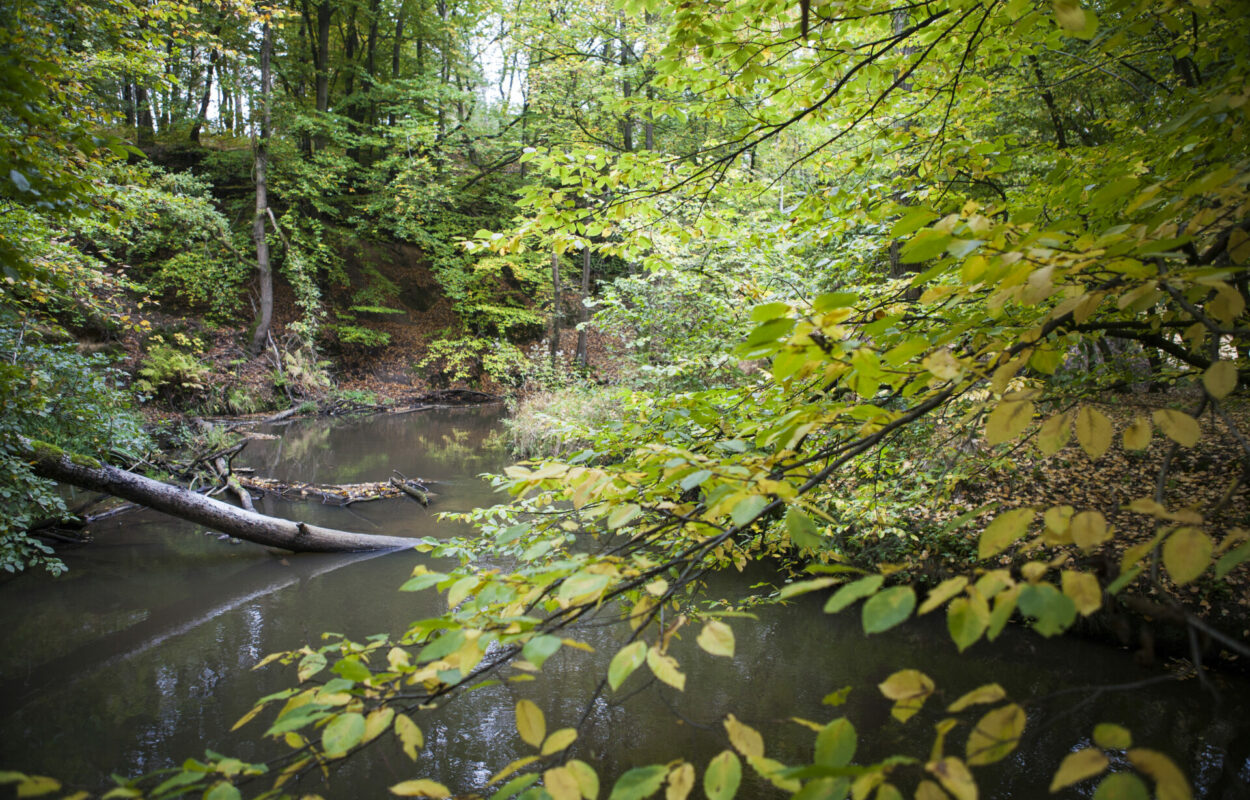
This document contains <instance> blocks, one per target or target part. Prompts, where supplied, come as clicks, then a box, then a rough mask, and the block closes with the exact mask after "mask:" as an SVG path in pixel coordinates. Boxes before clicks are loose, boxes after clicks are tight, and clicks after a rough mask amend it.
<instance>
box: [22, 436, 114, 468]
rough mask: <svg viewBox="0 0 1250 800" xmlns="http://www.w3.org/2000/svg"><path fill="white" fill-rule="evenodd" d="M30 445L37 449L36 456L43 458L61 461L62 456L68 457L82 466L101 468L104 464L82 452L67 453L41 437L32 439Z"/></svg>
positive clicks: (72, 462) (71, 461)
mask: <svg viewBox="0 0 1250 800" xmlns="http://www.w3.org/2000/svg"><path fill="white" fill-rule="evenodd" d="M30 446H31V449H33V450H34V451H35V457H36V458H38V459H41V460H51V461H59V460H60V459H62V458H65V457H68V458H69V461H70V463H71V464H76V465H77V466H80V467H89V468H91V469H100V468H101V467H102V466H104V465H103V464H101V463H100V462H99V461H98V460H96V459H94V458H92V457H91V456H84V455H82V454H80V453H67V452H66V451H64V450H62V449H61V448H59V447H57V446H56V445H54V444H51V443H50V442H44V441H41V440H39V439H31V441H30Z"/></svg>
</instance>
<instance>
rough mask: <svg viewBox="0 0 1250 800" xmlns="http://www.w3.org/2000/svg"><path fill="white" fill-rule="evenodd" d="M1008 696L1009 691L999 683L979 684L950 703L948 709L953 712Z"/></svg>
mask: <svg viewBox="0 0 1250 800" xmlns="http://www.w3.org/2000/svg"><path fill="white" fill-rule="evenodd" d="M1006 696H1007V692H1006V690H1005V689H1003V687H1001V686H999V685H998V684H997V683H987V684H985V685H984V686H978V687H977V688H975V689H973V690H972V691H971V692H968V693H967V694H965V695H964V696H963V697H961V698H959V699H958V700H956V701H955V702H953V703H951V704H950V707H949V708H947V709H946V710H947V711H949V712H951V713H952V714H957V713H959V712H960V711H963V710H964V709H965V708H967V707H968V706H974V705H979V704H981V703H997V702H998V701H999V700H1002V699H1003V698H1005V697H1006Z"/></svg>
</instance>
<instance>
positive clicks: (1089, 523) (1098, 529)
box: [1069, 511, 1111, 553]
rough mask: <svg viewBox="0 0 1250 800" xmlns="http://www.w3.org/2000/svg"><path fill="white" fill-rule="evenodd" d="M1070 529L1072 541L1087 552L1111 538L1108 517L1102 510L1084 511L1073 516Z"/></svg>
mask: <svg viewBox="0 0 1250 800" xmlns="http://www.w3.org/2000/svg"><path fill="white" fill-rule="evenodd" d="M1069 529H1070V530H1071V532H1072V541H1073V542H1074V543H1075V544H1076V546H1077V547H1079V548H1081V549H1082V550H1084V551H1085V552H1087V553H1088V552H1089V551H1091V550H1093V549H1094V548H1095V547H1097V546H1098V545H1100V544H1102V543H1103V542H1105V541H1107V540H1108V539H1110V538H1111V535H1110V534H1109V533H1108V532H1107V519H1106V518H1105V517H1104V516H1103V515H1102V512H1100V511H1082V512H1081V513H1080V514H1077V515H1076V516H1075V517H1073V518H1072V524H1071V526H1070V528H1069Z"/></svg>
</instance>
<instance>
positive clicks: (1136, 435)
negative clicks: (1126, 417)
mask: <svg viewBox="0 0 1250 800" xmlns="http://www.w3.org/2000/svg"><path fill="white" fill-rule="evenodd" d="M1150 433H1151V427H1150V420H1148V419H1146V418H1145V417H1137V418H1135V419H1134V420H1133V421H1132V422H1131V423H1129V426H1128V427H1127V428H1125V429H1124V449H1125V450H1145V449H1146V448H1147V447H1149V446H1150Z"/></svg>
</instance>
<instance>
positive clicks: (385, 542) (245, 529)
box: [18, 439, 412, 553]
mask: <svg viewBox="0 0 1250 800" xmlns="http://www.w3.org/2000/svg"><path fill="white" fill-rule="evenodd" d="M18 449H19V452H20V453H21V456H22V457H23V458H24V459H27V460H29V461H30V462H31V463H32V464H33V466H34V471H35V474H36V475H38V476H40V477H41V478H48V479H49V480H54V481H60V482H62V483H69V484H73V485H74V486H78V487H80V488H83V489H88V490H91V491H96V492H105V493H107V494H111V495H114V496H115V497H120V498H122V499H124V500H129V501H131V502H132V503H138V504H139V505H142V506H147V507H148V508H151V509H154V510H156V511H162V512H164V513H166V514H169V515H171V516H175V517H178V518H179V519H185V520H187V521H189V522H194V523H196V524H197V525H203V526H205V527H207V528H212V529H213V530H216V531H221V532H222V533H228V534H230V535H231V536H234V537H236V538H238V539H246V540H247V541H249V542H255V543H256V544H262V545H266V546H268V547H280V548H282V549H284V550H293V551H295V552H307V553H346V552H354V551H360V550H384V549H387V548H396V549H398V548H401V547H411V546H412V540H411V539H405V538H403V537H400V536H374V535H372V534H367V533H351V532H349V531H339V530H334V529H333V528H321V527H318V526H316V525H307V524H305V523H303V522H292V521H290V520H286V519H278V518H277V517H267V516H265V515H264V514H257V513H254V512H250V511H244V510H243V509H241V508H237V507H235V506H232V505H230V504H229V503H223V502H221V501H220V500H214V499H213V498H211V497H204V496H203V495H200V494H196V493H195V492H192V491H190V490H188V489H183V488H182V487H181V486H170V485H169V484H165V483H161V482H160V481H154V480H152V479H151V478H145V477H143V476H142V475H135V474H134V473H131V472H126V471H125V470H121V469H118V468H117V467H111V466H109V465H107V464H98V463H97V464H85V463H76V462H75V460H73V459H72V458H71V457H70V456H69V455H67V454H65V453H64V452H62V451H60V450H54V449H52V448H48V447H39V446H37V445H35V444H34V443H32V442H30V441H29V440H27V439H19V440H18Z"/></svg>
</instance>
